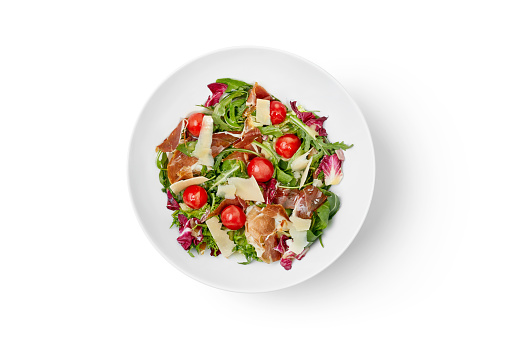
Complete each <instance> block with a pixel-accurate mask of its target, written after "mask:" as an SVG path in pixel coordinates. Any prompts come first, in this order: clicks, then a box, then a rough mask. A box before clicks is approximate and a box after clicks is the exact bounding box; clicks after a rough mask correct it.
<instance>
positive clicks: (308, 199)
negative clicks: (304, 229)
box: [293, 185, 327, 219]
mask: <svg viewBox="0 0 509 339" xmlns="http://www.w3.org/2000/svg"><path fill="white" fill-rule="evenodd" d="M326 200H327V196H326V195H325V194H323V193H322V191H320V190H319V189H318V188H316V187H315V186H313V185H310V186H306V187H305V188H303V189H302V190H301V191H300V192H299V195H298V196H297V199H296V200H295V209H294V210H293V214H294V215H296V216H297V217H299V218H302V219H311V217H312V216H313V212H314V211H316V209H317V208H318V207H320V206H322V204H323V203H324V202H325V201H326Z"/></svg>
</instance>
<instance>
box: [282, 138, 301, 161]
mask: <svg viewBox="0 0 509 339" xmlns="http://www.w3.org/2000/svg"><path fill="white" fill-rule="evenodd" d="M300 144H301V141H300V139H299V137H297V136H296V135H295V134H285V135H283V136H282V137H279V138H278V139H277V140H276V152H277V154H279V155H280V156H282V157H283V158H291V157H292V155H294V154H295V152H297V150H298V149H299V147H300Z"/></svg>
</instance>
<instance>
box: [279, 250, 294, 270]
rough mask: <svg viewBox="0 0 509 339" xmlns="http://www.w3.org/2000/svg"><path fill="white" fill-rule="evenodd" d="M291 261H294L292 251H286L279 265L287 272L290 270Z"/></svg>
mask: <svg viewBox="0 0 509 339" xmlns="http://www.w3.org/2000/svg"><path fill="white" fill-rule="evenodd" d="M293 259H295V253H293V252H292V251H286V252H285V254H283V257H282V258H281V261H280V262H279V263H280V264H281V266H283V268H284V269H285V270H287V271H288V270H290V269H291V268H292V263H293Z"/></svg>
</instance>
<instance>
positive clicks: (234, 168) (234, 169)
mask: <svg viewBox="0 0 509 339" xmlns="http://www.w3.org/2000/svg"><path fill="white" fill-rule="evenodd" d="M239 162H240V161H239ZM239 169H240V163H237V164H236V165H234V166H232V167H230V168H229V169H228V170H225V171H221V174H219V175H218V176H217V177H216V179H215V180H214V181H213V182H212V186H210V187H209V191H210V190H211V189H212V188H214V187H216V186H217V185H220V184H222V183H223V182H225V181H226V180H228V178H229V177H231V176H232V175H233V174H234V173H235V172H237V171H238V170H239Z"/></svg>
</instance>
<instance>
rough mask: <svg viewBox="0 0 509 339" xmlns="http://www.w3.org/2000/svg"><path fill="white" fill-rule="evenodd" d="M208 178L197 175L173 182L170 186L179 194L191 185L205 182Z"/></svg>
mask: <svg viewBox="0 0 509 339" xmlns="http://www.w3.org/2000/svg"><path fill="white" fill-rule="evenodd" d="M207 180H209V179H208V178H205V177H195V178H191V179H186V180H180V181H177V182H176V183H174V184H172V185H171V186H170V189H171V190H172V191H173V193H175V194H178V193H179V192H181V191H183V190H185V189H186V188H188V187H189V186H192V185H199V184H203V183H204V182H205V181H207Z"/></svg>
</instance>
